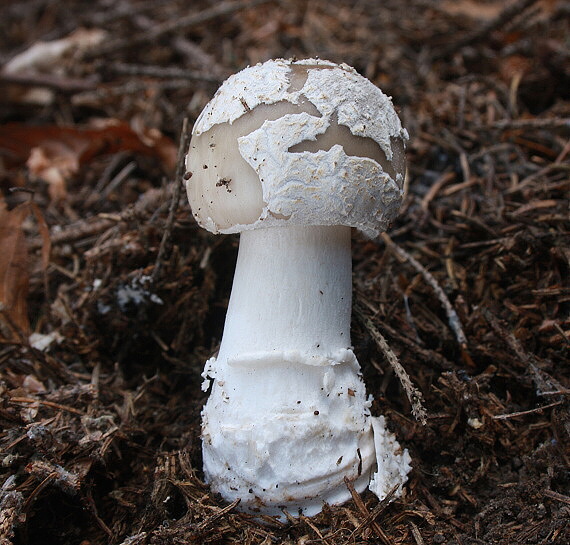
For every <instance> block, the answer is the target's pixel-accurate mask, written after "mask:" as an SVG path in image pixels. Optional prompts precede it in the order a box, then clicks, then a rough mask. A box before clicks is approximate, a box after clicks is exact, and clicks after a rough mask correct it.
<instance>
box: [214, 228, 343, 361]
mask: <svg viewBox="0 0 570 545" xmlns="http://www.w3.org/2000/svg"><path fill="white" fill-rule="evenodd" d="M351 271H352V261H351V253H350V227H337V226H334V227H320V226H291V227H273V228H269V229H257V230H252V231H244V232H243V233H242V234H241V238H240V247H239V255H238V260H237V265H236V271H235V276H234V282H233V287H232V294H231V297H230V303H229V307H228V313H227V317H226V324H225V328H224V335H223V339H222V344H221V346H220V354H219V359H221V360H234V359H235V358H239V360H240V361H242V360H244V359H247V358H248V357H249V355H250V354H255V355H256V356H257V355H259V354H262V355H263V357H265V356H267V355H270V354H275V355H276V356H277V357H279V356H280V355H281V354H282V353H283V351H287V352H290V351H293V352H295V353H298V354H299V356H298V357H299V358H302V359H303V362H305V360H306V359H307V358H309V361H307V362H306V363H308V364H311V362H310V359H311V358H314V359H315V360H317V361H315V362H314V363H313V365H318V364H319V363H318V362H320V360H321V359H322V358H330V357H331V356H332V355H333V354H334V353H336V352H337V351H339V350H343V349H347V348H349V347H350V314H351V302H352V279H351ZM285 356H286V357H287V355H285ZM289 357H290V356H289Z"/></svg>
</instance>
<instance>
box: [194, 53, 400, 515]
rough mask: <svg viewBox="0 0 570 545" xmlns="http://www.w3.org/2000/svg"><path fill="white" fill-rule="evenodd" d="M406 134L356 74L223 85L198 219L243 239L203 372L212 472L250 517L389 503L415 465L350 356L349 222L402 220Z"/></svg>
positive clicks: (207, 468) (258, 69) (206, 113)
mask: <svg viewBox="0 0 570 545" xmlns="http://www.w3.org/2000/svg"><path fill="white" fill-rule="evenodd" d="M407 138H408V135H407V132H406V130H405V129H403V128H402V126H401V124H400V120H399V118H398V116H397V114H396V112H395V110H394V107H393V105H392V102H391V100H390V98H389V97H387V96H386V95H384V94H383V93H382V92H381V91H380V90H379V89H378V88H377V87H375V86H374V85H373V84H372V83H371V82H370V81H368V80H367V79H366V78H364V77H362V76H360V75H359V74H358V73H357V72H356V71H355V70H354V69H353V68H351V67H349V66H347V65H345V64H342V65H337V64H334V63H331V62H328V61H323V60H316V59H308V60H302V61H295V60H283V59H279V60H272V61H268V62H265V63H263V64H258V65H256V66H253V67H248V68H246V69H244V70H242V71H241V72H239V73H237V74H234V75H233V76H231V77H230V78H229V79H228V80H226V81H225V82H224V83H223V84H222V86H221V87H220V89H219V90H218V91H217V93H216V95H215V96H214V98H213V99H212V100H211V102H210V103H209V104H208V105H207V106H206V107H205V109H204V110H203V111H202V113H201V114H200V116H199V118H198V120H197V121H196V124H195V126H194V129H193V133H192V139H191V142H190V149H189V152H188V155H187V157H186V167H187V173H186V176H185V178H186V186H187V192H188V198H189V201H190V204H191V207H192V212H193V215H194V217H195V218H196V220H197V222H198V223H199V224H200V225H201V226H202V227H204V228H206V229H208V230H209V231H211V232H213V233H240V245H239V253H238V259H237V265H236V270H235V276H234V281H233V286H232V292H231V296H230V301H229V306H228V311H227V316H226V321H225V326H224V332H223V337H222V341H221V345H220V350H219V353H218V355H217V357H214V358H211V359H210V360H208V362H207V363H206V366H205V370H204V374H203V377H204V379H205V380H204V384H203V389H204V390H205V391H207V390H208V388H209V387H210V386H211V392H210V396H209V398H208V401H207V403H206V405H205V407H204V409H203V412H202V452H203V464H204V475H205V479H206V481H207V483H209V484H210V486H211V489H212V490H213V491H215V492H218V493H220V494H221V495H222V497H223V498H225V499H226V500H228V501H234V500H236V499H239V500H240V504H239V505H240V509H242V510H245V511H249V512H253V513H263V514H269V515H276V516H279V517H283V512H284V510H287V512H289V513H290V514H292V515H294V516H298V515H299V514H304V515H307V516H311V515H313V514H316V513H318V512H319V511H321V509H322V506H323V504H324V503H325V502H326V503H329V504H340V503H343V502H344V501H346V500H348V499H349V498H350V492H349V490H348V488H347V486H346V482H345V478H348V479H350V480H351V481H352V483H353V486H354V488H355V489H356V490H358V491H360V492H361V491H363V490H365V489H366V488H367V487H370V489H371V490H372V491H373V492H375V493H376V494H377V495H378V497H379V498H381V499H382V498H384V497H386V495H387V494H388V493H389V492H390V491H391V490H392V489H393V488H394V487H396V486H398V487H399V489H398V490H399V492H400V493H401V487H402V484H403V483H404V482H405V481H406V478H407V477H406V476H407V474H408V472H409V471H410V456H409V454H408V452H407V451H405V450H402V449H401V447H400V445H399V444H398V442H397V441H396V438H395V436H394V435H393V434H392V433H391V432H389V431H388V429H387V427H386V424H385V420H384V418H383V417H381V416H379V417H373V416H371V413H370V406H371V403H372V398H371V397H370V396H367V394H366V389H365V385H364V382H363V379H362V375H361V371H360V366H359V364H358V361H357V359H356V357H355V355H354V353H353V351H352V348H351V341H350V318H351V302H352V294H351V292H352V284H351V282H352V280H351V270H352V264H351V248H350V247H351V227H356V228H357V229H359V230H360V231H362V232H364V233H365V234H367V235H369V236H376V235H378V233H379V232H381V231H384V230H385V229H386V227H387V226H388V224H389V223H390V221H391V220H393V218H394V217H395V216H396V215H397V213H398V210H399V207H400V204H401V201H402V194H403V191H402V186H403V181H404V173H405V155H404V147H405V141H406V140H407Z"/></svg>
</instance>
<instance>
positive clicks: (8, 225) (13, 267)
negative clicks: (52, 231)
mask: <svg viewBox="0 0 570 545" xmlns="http://www.w3.org/2000/svg"><path fill="white" fill-rule="evenodd" d="M29 210H30V209H29V206H28V203H22V204H20V205H19V206H17V207H16V208H14V209H13V210H8V209H7V208H6V204H5V203H4V201H0V255H1V256H2V259H0V303H2V306H3V310H4V313H5V314H6V315H7V317H8V318H9V321H10V322H11V323H10V324H9V327H8V329H10V330H12V326H15V327H16V328H18V330H19V331H20V332H22V333H24V334H26V335H27V334H28V333H29V331H30V322H29V320H28V305H27V297H28V289H29V276H28V274H29V273H28V250H27V247H26V239H25V236H24V231H23V230H22V223H23V222H24V220H25V219H26V217H27V216H28V214H29ZM2 333H5V332H4V331H3V332H2ZM12 333H13V334H14V335H16V334H17V333H16V332H15V331H12Z"/></svg>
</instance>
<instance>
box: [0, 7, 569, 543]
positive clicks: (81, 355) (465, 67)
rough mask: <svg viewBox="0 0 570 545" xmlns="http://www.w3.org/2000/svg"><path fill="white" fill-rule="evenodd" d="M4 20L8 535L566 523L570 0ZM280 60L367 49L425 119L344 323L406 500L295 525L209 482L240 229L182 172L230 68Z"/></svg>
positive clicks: (295, 534) (374, 65) (365, 533)
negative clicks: (212, 368) (218, 224)
mask: <svg viewBox="0 0 570 545" xmlns="http://www.w3.org/2000/svg"><path fill="white" fill-rule="evenodd" d="M0 21H1V22H0V28H1V29H2V31H1V32H0V66H2V67H3V68H2V70H1V71H0V96H2V97H3V98H2V100H1V101H0V188H1V191H2V200H1V201H0V255H1V256H2V257H1V258H0V260H1V262H2V263H0V273H1V274H0V300H1V301H2V305H1V307H0V460H1V464H0V544H1V545H8V544H13V545H28V544H29V545H32V544H44V543H49V544H81V545H88V544H94V545H95V544H106V543H110V544H124V545H127V544H129V545H146V544H149V545H150V544H152V545H161V544H165V545H166V544H168V545H173V544H177V543H197V544H202V543H213V544H222V543H228V544H231V543H240V544H244V545H252V544H260V545H261V544H263V545H269V544H299V545H309V544H325V545H333V544H339V545H340V544H342V545H345V544H346V545H348V544H351V545H355V544H366V543H382V544H385V545H388V544H394V545H395V544H409V545H424V544H425V545H428V544H429V545H431V544H436V545H440V544H445V545H483V544H485V545H487V544H502V545H507V544H509V545H511V544H512V545H515V544H545V545H546V544H554V545H567V544H568V543H570V397H569V395H570V358H569V354H570V282H569V278H570V177H569V173H570V49H569V48H568V36H569V35H570V8H569V6H568V3H567V2H564V1H562V0H542V1H537V0H513V1H512V2H510V3H503V2H499V1H498V0H488V1H485V2H475V1H471V0H459V1H456V2H455V1H448V2H447V1H445V2H440V1H437V0H410V1H409V2H401V1H400V0H385V1H383V2H376V1H374V0H359V1H354V0H336V1H335V2H329V1H325V0H312V1H310V2H304V1H301V0H224V1H222V2H214V1H211V0H196V1H193V2H186V1H183V0H164V1H161V2H154V1H147V0H120V1H118V2H109V1H106V0H91V1H90V2H85V1H82V0H70V1H68V2H54V1H52V0H22V1H19V2H11V3H10V2H8V3H4V4H3V5H2V6H0ZM78 29H81V30H80V31H79V34H76V33H77V32H78ZM71 35H73V36H75V38H74V39H77V40H78V42H77V43H75V42H74V43H75V45H74V46H73V47H71V48H69V49H68V50H66V52H65V53H61V54H56V55H55V60H54V59H51V60H50V59H49V58H47V57H46V56H45V52H46V51H47V49H48V46H47V45H46V44H43V46H41V47H40V48H39V49H38V51H39V52H40V53H36V54H37V55H39V56H40V58H41V62H40V61H37V60H36V61H35V62H34V61H30V60H29V59H28V61H27V63H28V64H27V65H25V68H24V69H16V68H14V66H15V63H14V62H12V64H10V63H11V61H13V59H15V58H17V56H18V55H23V54H24V53H26V52H28V53H29V52H30V49H31V48H32V46H33V45H34V44H37V43H38V42H53V41H55V40H64V43H66V42H65V40H68V39H69V36H71ZM88 36H91V37H93V36H95V38H94V39H93V40H92V41H89V40H90V39H88V38H87V37H88ZM78 44H79V45H78ZM42 48H43V49H42ZM276 57H284V58H291V57H297V58H305V57H320V58H325V59H329V60H332V61H335V62H346V63H347V64H350V65H352V66H354V67H355V68H356V69H357V70H358V71H359V72H360V73H361V74H363V75H365V76H366V77H368V78H369V79H370V80H371V81H373V82H374V83H376V84H377V85H378V86H379V87H380V88H381V89H383V91H384V92H386V93H387V94H389V95H391V96H392V97H393V100H394V104H395V105H396V107H397V108H398V111H399V113H400V116H401V119H402V121H403V124H404V126H405V127H406V128H407V129H408V131H409V133H410V137H411V138H410V142H409V146H408V164H409V172H408V182H407V194H406V199H405V203H404V205H403V207H402V212H401V215H400V217H399V218H398V220H397V221H396V222H395V223H394V225H393V226H392V228H391V230H390V231H389V233H388V234H387V235H385V236H382V237H379V238H378V239H375V240H368V239H366V238H365V237H364V236H362V235H360V234H358V233H354V236H353V247H354V250H353V255H354V309H355V311H354V315H353V331H352V336H353V339H352V340H353V344H354V346H355V352H356V354H357V356H358V358H359V361H360V363H361V365H362V367H363V374H364V378H365V381H366V384H367V386H368V389H369V391H370V393H371V394H372V395H373V396H374V398H375V401H374V405H373V407H372V410H373V412H374V413H375V414H384V415H386V416H387V418H388V421H389V425H390V428H391V429H392V431H393V432H394V433H395V434H396V435H397V437H398V439H399V441H400V443H401V444H402V445H403V446H405V447H406V448H407V449H408V450H409V452H410V454H411V456H412V460H413V471H412V473H411V474H410V479H409V482H408V484H407V486H406V495H405V497H403V498H400V499H397V500H395V501H394V502H392V503H386V502H379V501H378V499H377V498H376V497H375V496H373V495H372V494H371V493H369V492H366V493H364V494H362V495H358V494H356V493H355V494H354V499H353V501H351V502H349V503H347V504H346V505H343V506H335V507H327V508H326V509H325V510H324V511H323V512H322V513H321V514H319V515H317V516H315V517H312V518H307V517H300V518H298V519H290V520H289V521H288V522H287V523H282V522H278V521H275V520H270V519H267V520H263V521H260V520H256V519H254V518H252V517H250V516H248V515H245V514H242V513H239V511H238V510H237V509H236V507H237V505H236V504H226V503H225V502H224V501H223V500H222V499H221V498H219V497H216V496H215V495H213V494H212V493H211V492H210V490H209V488H208V486H207V485H206V484H204V482H203V480H202V479H203V475H202V472H201V452H200V411H201V407H202V405H203V403H204V401H205V396H206V394H205V393H204V392H202V391H201V389H200V386H201V382H202V379H201V376H200V375H201V372H202V367H203V364H204V362H205V361H206V359H207V358H208V357H210V356H211V355H212V354H213V353H215V351H216V349H217V347H218V345H219V342H220V338H221V333H222V329H223V321H224V315H225V309H226V307H227V302H228V297H229V293H230V290H231V282H232V275H233V269H234V265H235V259H236V255H237V245H238V238H237V237H235V236H218V237H216V236H213V235H211V234H209V233H207V232H205V231H204V230H202V229H200V228H198V227H197V225H196V224H195V222H194V220H193V218H192V215H191V212H190V210H189V206H188V205H187V202H186V197H185V195H184V194H183V191H181V190H180V183H179V182H180V172H178V174H177V168H176V165H177V153H179V152H178V149H179V142H180V141H181V136H180V135H181V133H182V129H183V126H184V127H185V130H186V131H189V130H190V128H191V126H192V123H193V122H194V121H195V120H196V117H197V116H198V114H199V112H200V111H201V109H202V108H203V107H204V105H205V104H206V103H207V101H208V100H209V99H210V98H211V96H212V95H213V94H214V92H215V90H216V89H217V87H218V86H219V84H220V83H221V82H222V81H223V79H225V78H226V77H227V76H228V75H230V74H231V73H233V72H235V71H238V70H240V69H241V68H243V67H245V66H247V65H248V64H254V63H257V62H260V61H264V60H267V59H269V58H276ZM21 58H22V57H20V59H21ZM24 64H25V63H24ZM9 66H12V68H10V69H8V67H9ZM182 140H184V139H182ZM178 171H180V169H178ZM387 346H388V347H389V350H387V348H386V347H387ZM392 355H394V356H396V357H397V359H398V361H399V362H400V364H401V367H402V368H403V370H405V373H407V375H408V376H409V378H410V380H411V385H412V389H410V386H408V389H406V388H404V387H403V386H402V382H401V380H399V378H398V377H401V376H402V371H401V369H400V370H399V369H396V370H395V369H394V367H393V366H392V365H391V363H390V359H391V358H392V357H393V356H392ZM407 394H408V395H407ZM424 411H425V416H424Z"/></svg>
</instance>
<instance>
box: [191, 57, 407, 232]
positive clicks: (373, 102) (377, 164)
mask: <svg viewBox="0 0 570 545" xmlns="http://www.w3.org/2000/svg"><path fill="white" fill-rule="evenodd" d="M407 139H408V133H407V131H406V130H405V129H403V128H402V125H401V123H400V120H399V118H398V115H397V114H396V111H395V109H394V106H393V105H392V101H391V99H390V97H388V96H386V95H385V94H384V93H383V92H382V91H380V89H378V88H377V87H376V86H375V85H374V84H372V83H371V82H370V81H369V80H367V79H366V78H364V77H363V76H361V75H360V74H358V73H357V72H356V70H354V69H353V68H351V67H350V66H347V65H345V64H341V65H337V64H334V63H332V62H329V61H323V60H317V59H306V60H301V61H296V60H284V59H277V60H271V61H267V62H265V63H263V64H258V65H256V66H251V67H248V68H245V69H244V70H242V71H241V72H238V73H237V74H234V75H233V76H231V77H230V78H228V79H227V80H226V81H225V82H224V83H223V84H222V86H221V87H220V88H219V89H218V91H217V93H216V95H215V96H214V98H213V99H212V100H211V101H210V102H209V103H208V104H207V105H206V107H205V108H204V110H203V111H202V113H201V114H200V116H199V117H198V119H197V121H196V123H195V125H194V129H193V131H192V139H191V142H190V149H189V151H188V154H187V156H186V170H187V173H186V177H185V178H186V189H187V192H188V199H189V201H190V205H191V207H192V213H193V215H194V217H195V218H196V221H197V222H198V223H199V224H200V225H201V226H202V227H204V228H206V229H208V230H209V231H212V232H213V233H238V232H241V231H244V230H249V229H257V228H263V227H275V226H286V225H346V226H350V227H356V228H358V229H359V230H361V231H363V232H364V233H366V234H367V235H369V236H376V235H378V233H380V232H382V231H384V230H386V228H387V226H388V225H389V223H390V222H391V221H392V220H393V219H394V218H395V217H396V216H397V214H398V210H399V208H400V205H401V202H402V198H403V184H404V175H405V151H404V150H405V142H406V140H407Z"/></svg>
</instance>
